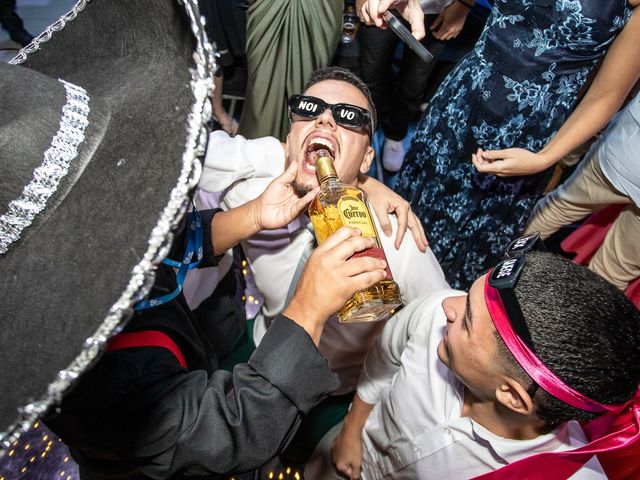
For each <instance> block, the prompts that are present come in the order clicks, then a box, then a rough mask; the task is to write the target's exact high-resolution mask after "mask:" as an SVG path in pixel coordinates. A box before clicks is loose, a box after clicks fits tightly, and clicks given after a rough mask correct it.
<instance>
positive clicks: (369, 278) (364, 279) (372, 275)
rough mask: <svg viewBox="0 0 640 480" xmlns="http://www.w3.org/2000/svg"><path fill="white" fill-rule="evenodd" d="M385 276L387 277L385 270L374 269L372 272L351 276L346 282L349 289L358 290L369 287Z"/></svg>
mask: <svg viewBox="0 0 640 480" xmlns="http://www.w3.org/2000/svg"><path fill="white" fill-rule="evenodd" d="M385 278H387V272H386V271H385V270H374V271H373V272H365V273H361V274H360V275H356V276H354V277H351V278H350V279H349V282H348V284H349V287H350V288H351V289H353V290H354V291H356V292H357V291H358V290H364V289H365V288H369V287H371V286H373V285H375V284H376V283H378V282H380V281H382V280H384V279H385Z"/></svg>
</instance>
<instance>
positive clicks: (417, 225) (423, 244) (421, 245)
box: [408, 212, 429, 252]
mask: <svg viewBox="0 0 640 480" xmlns="http://www.w3.org/2000/svg"><path fill="white" fill-rule="evenodd" d="M408 228H409V231H410V232H411V235H412V236H413V240H414V241H415V242H416V245H417V247H418V250H420V251H421V252H426V251H427V246H429V242H427V235H426V234H425V233H424V228H423V227H422V223H421V222H420V220H419V219H418V217H416V215H415V214H414V213H413V212H411V218H410V220H409V223H408Z"/></svg>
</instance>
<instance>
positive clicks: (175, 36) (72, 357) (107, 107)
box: [0, 0, 212, 446]
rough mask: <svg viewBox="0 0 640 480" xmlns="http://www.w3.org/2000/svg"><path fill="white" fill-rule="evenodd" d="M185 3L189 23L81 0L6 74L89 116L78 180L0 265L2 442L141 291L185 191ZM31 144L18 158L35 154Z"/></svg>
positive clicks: (171, 2) (167, 14)
mask: <svg viewBox="0 0 640 480" xmlns="http://www.w3.org/2000/svg"><path fill="white" fill-rule="evenodd" d="M84 3H85V2H79V5H80V4H82V5H81V6H83V7H84ZM185 6H186V7H187V11H188V12H189V13H191V15H187V14H186V13H185V9H184V8H183V7H182V6H181V5H180V4H179V3H178V2H177V1H175V0H93V1H92V2H90V3H87V4H86V7H85V10H84V11H83V12H81V13H79V14H78V18H77V19H75V20H73V21H71V22H69V23H68V24H67V25H66V26H65V27H64V28H63V29H62V30H61V31H59V32H56V33H54V34H53V35H52V37H51V39H50V40H48V41H47V42H46V43H43V44H42V45H41V46H40V47H39V48H38V49H37V51H35V52H33V53H31V54H29V55H28V56H27V58H26V61H25V62H24V63H23V64H22V66H15V67H10V68H14V69H20V70H18V74H20V73H24V74H25V76H27V74H28V72H32V73H33V72H38V74H44V75H46V76H48V77H50V78H52V79H58V78H60V79H62V80H64V81H66V82H69V83H71V84H73V85H76V86H78V87H81V88H82V89H84V90H85V91H86V93H87V96H88V97H89V100H88V104H89V108H90V112H89V115H88V117H87V118H88V126H87V127H86V138H85V139H84V141H83V142H82V143H81V144H80V145H79V147H78V156H77V159H76V161H77V162H80V163H81V164H82V166H81V168H80V170H81V171H76V172H75V177H76V178H73V177H74V175H72V176H71V177H69V178H66V179H65V180H63V181H62V185H61V187H60V188H59V190H58V191H57V192H56V194H54V196H53V197H52V198H51V199H50V201H49V203H48V205H47V209H46V210H45V211H44V212H42V213H41V214H39V215H37V216H36V217H35V219H34V221H33V223H32V224H31V225H30V226H29V227H28V228H26V229H25V230H24V232H23V233H22V235H21V236H20V238H19V239H18V240H16V241H15V242H13V243H12V244H11V245H9V247H8V249H7V251H6V253H4V254H3V255H1V256H0V278H2V282H1V284H0V295H1V296H2V298H3V307H2V313H1V314H0V321H1V324H2V329H1V330H0V342H1V343H2V345H3V348H1V349H0V366H1V367H2V373H1V376H2V391H3V400H2V402H0V431H4V430H5V428H6V427H7V426H9V425H12V426H11V427H9V429H8V430H7V432H5V433H4V437H1V436H0V439H2V440H3V442H4V445H5V446H7V444H8V441H9V440H10V437H11V436H12V435H14V436H15V433H16V431H17V430H19V427H21V426H22V424H26V423H28V422H29V421H32V420H33V419H34V418H35V416H36V415H37V414H42V413H43V412H44V410H45V409H46V408H47V407H48V406H49V404H52V403H55V401H57V400H59V397H60V396H61V394H62V392H63V391H64V390H65V389H67V388H68V387H69V386H70V385H71V383H72V381H73V379H74V378H75V377H76V376H77V375H78V374H79V373H81V372H82V371H83V370H84V369H86V368H87V367H88V366H89V365H90V364H91V363H92V362H93V361H94V360H95V358H96V355H97V354H98V353H99V352H100V351H101V350H102V348H103V347H104V343H105V341H106V340H107V338H108V337H109V336H110V335H112V334H113V333H114V332H115V331H117V329H119V328H120V327H121V326H122V323H123V321H124V320H125V319H126V318H127V317H128V315H130V313H131V307H132V304H133V303H134V301H135V300H138V299H139V298H140V297H141V296H142V295H144V294H146V289H148V287H149V284H150V282H151V280H152V275H151V274H152V271H153V265H154V264H155V263H157V262H158V261H160V260H161V257H162V255H163V252H165V251H166V246H167V245H168V243H169V242H170V240H171V234H170V232H171V230H172V228H173V227H174V226H175V224H176V222H177V221H178V220H179V218H180V217H181V215H182V213H183V212H184V209H185V206H186V202H187V200H188V195H189V193H190V190H191V189H192V187H193V186H194V184H195V182H197V177H198V176H199V172H200V166H199V163H198V159H197V156H198V155H199V154H201V153H202V151H203V145H202V141H203V138H204V137H206V135H203V133H206V132H205V131H204V130H203V128H204V124H205V122H206V120H207V118H206V114H205V113H204V110H205V103H206V97H207V95H208V94H210V93H211V91H206V90H207V88H209V89H210V88H211V87H210V84H212V79H211V74H212V71H211V70H212V68H211V67H212V65H211V64H210V63H208V62H207V59H205V58H203V57H206V56H208V55H206V53H207V52H206V51H205V50H206V49H205V50H202V47H203V44H206V37H205V36H204V34H203V32H202V28H201V27H202V25H200V24H199V21H198V18H199V15H198V14H197V6H195V2H193V1H191V0H187V2H186V5H185ZM193 9H196V13H195V14H194V13H193V12H194V10H193ZM190 26H191V28H190ZM194 33H196V35H195V36H194ZM196 39H198V40H199V42H198V44H196ZM196 46H199V47H200V48H199V50H200V55H199V56H198V59H199V61H200V62H201V63H200V65H198V69H195V68H194V59H193V53H194V51H195V50H196ZM205 46H206V45H205ZM27 48H29V47H27ZM209 48H210V47H209ZM203 53H205V54H203ZM208 53H210V49H209V51H208ZM208 60H210V59H208ZM198 72H199V73H198ZM207 77H208V78H207ZM198 82H201V83H200V85H199V87H198V86H197V85H196V84H198ZM203 88H204V90H205V92H204V94H203V93H202V89H203ZM197 92H200V93H197ZM3 94H4V93H3ZM58 95H59V93H58ZM36 97H37V96H36ZM25 108H29V99H28V98H27V99H25ZM194 112H195V115H194ZM42 133H43V136H44V137H51V136H52V133H54V132H53V129H51V131H48V130H47V129H46V128H45V129H44V132H42ZM37 143H38V142H35V141H32V142H31V143H30V145H27V146H25V150H27V149H29V148H31V147H34V148H35V150H36V152H37V153H38V154H39V155H42V148H41V146H40V145H37ZM45 143H46V142H45ZM34 144H35V145H34ZM12 153H14V152H12ZM31 153H32V152H31V151H30V154H31ZM1 156H2V153H0V158H1ZM15 160H16V161H20V159H19V158H17V159H15ZM2 165H10V163H9V159H6V158H5V159H2ZM3 168H5V167H3ZM27 181H28V179H27ZM65 182H67V183H65ZM69 182H72V183H69ZM6 190H7V191H11V192H15V194H18V193H19V192H18V190H17V189H16V186H15V185H12V186H11V188H7V189H6ZM4 195H5V197H6V196H7V194H6V193H5V194H4ZM62 197H63V198H62ZM2 208H4V205H0V213H2V212H1V209H2ZM16 419H19V421H18V422H17V423H16Z"/></svg>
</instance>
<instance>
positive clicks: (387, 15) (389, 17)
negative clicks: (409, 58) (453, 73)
mask: <svg viewBox="0 0 640 480" xmlns="http://www.w3.org/2000/svg"><path fill="white" fill-rule="evenodd" d="M382 17H383V18H384V20H385V21H386V22H387V25H389V28H390V29H391V30H393V33H395V34H396V35H398V37H400V39H401V40H402V41H403V42H404V43H405V44H406V45H407V46H408V47H409V48H410V49H411V50H413V51H414V52H416V55H418V57H420V59H421V60H422V61H423V62H425V63H429V62H430V61H432V60H433V54H432V53H431V52H430V51H429V50H427V49H426V47H425V46H424V45H422V44H421V43H420V42H419V41H418V40H416V39H415V37H414V36H413V35H411V31H410V30H409V29H408V28H407V27H405V26H404V23H402V21H401V20H400V19H399V18H398V17H396V16H395V15H394V14H393V13H391V12H390V11H389V10H387V11H386V12H384V14H383V15H382Z"/></svg>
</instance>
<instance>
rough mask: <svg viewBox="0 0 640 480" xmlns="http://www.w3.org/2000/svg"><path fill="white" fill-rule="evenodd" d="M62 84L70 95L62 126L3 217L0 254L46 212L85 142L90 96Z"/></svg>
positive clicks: (1, 221)
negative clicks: (52, 197)
mask: <svg viewBox="0 0 640 480" xmlns="http://www.w3.org/2000/svg"><path fill="white" fill-rule="evenodd" d="M59 81H60V83H62V85H63V86H64V88H65V90H66V94H67V102H66V103H65V105H64V106H63V107H62V118H61V119H60V127H59V128H58V131H57V132H56V134H55V136H54V137H53V140H51V146H50V147H49V148H48V149H47V150H46V151H45V152H44V160H43V162H42V164H41V165H40V166H39V167H38V168H36V169H35V170H34V171H33V179H32V180H31V182H29V184H28V185H27V186H26V187H24V189H23V190H22V194H21V195H20V197H19V198H17V199H16V200H12V201H11V202H9V205H8V208H7V211H6V213H4V214H3V215H1V216H0V255H3V254H5V253H6V252H7V250H8V249H9V246H10V245H11V244H12V243H14V242H16V241H17V240H18V239H19V238H20V236H21V235H22V232H24V230H25V229H26V228H28V227H29V226H30V225H31V224H32V223H33V220H34V219H35V217H36V215H38V214H39V213H40V212H42V211H43V210H44V209H45V207H46V206H47V202H48V201H49V199H50V198H51V196H52V195H53V194H54V193H56V191H57V190H58V186H59V185H60V181H61V180H62V179H63V178H64V177H65V176H66V175H67V173H68V172H69V165H70V164H71V162H72V161H73V160H74V159H75V158H76V157H77V156H78V146H79V145H80V144H81V143H82V142H83V141H84V130H85V128H86V127H87V125H88V124H89V120H88V118H87V117H88V116H89V96H88V95H87V92H86V91H85V90H84V89H83V88H81V87H78V86H76V85H73V84H71V83H69V82H65V81H64V80H59Z"/></svg>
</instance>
